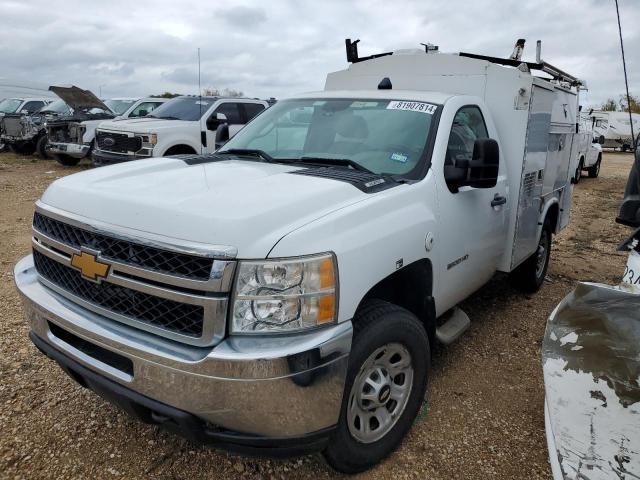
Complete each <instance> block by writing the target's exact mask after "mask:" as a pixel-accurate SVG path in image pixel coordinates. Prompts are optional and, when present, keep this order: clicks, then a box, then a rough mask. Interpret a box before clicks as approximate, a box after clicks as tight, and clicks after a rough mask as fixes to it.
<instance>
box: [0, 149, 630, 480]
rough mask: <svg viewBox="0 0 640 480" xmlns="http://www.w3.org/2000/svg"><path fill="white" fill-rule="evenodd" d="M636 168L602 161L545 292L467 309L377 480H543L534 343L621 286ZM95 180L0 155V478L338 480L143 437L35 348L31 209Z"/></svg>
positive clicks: (556, 252)
mask: <svg viewBox="0 0 640 480" xmlns="http://www.w3.org/2000/svg"><path fill="white" fill-rule="evenodd" d="M631 163H632V156H631V155H625V154H614V153H610V154H606V155H605V157H604V162H603V166H602V171H601V175H600V178H598V179H595V180H594V179H589V178H583V180H582V181H581V183H580V184H579V185H577V187H576V189H575V195H574V207H573V211H572V212H573V213H572V223H571V225H570V227H569V228H568V229H566V230H565V231H563V232H562V233H561V234H560V235H559V236H558V237H557V238H556V239H555V241H554V245H553V253H552V263H551V267H550V270H549V276H548V279H547V282H546V283H545V285H544V287H543V288H542V290H541V291H540V292H539V293H538V294H536V295H534V296H525V295H522V294H520V293H518V292H516V291H515V290H513V289H512V288H511V287H510V285H509V282H508V280H507V279H506V278H505V277H504V276H498V277H496V278H495V279H494V280H493V281H492V282H490V284H488V285H487V286H486V287H484V288H483V289H482V290H481V291H480V292H478V293H477V294H475V295H474V296H473V297H472V298H471V299H469V300H468V301H467V302H465V305H464V309H465V310H466V311H467V312H468V313H469V314H470V317H471V319H472V326H471V328H470V329H469V330H468V331H467V332H466V333H465V334H464V336H463V337H462V338H461V339H460V340H458V341H457V342H456V343H455V344H453V345H451V346H449V347H446V348H439V349H437V351H436V352H435V355H434V360H433V370H432V373H431V379H430V384H429V389H428V401H427V402H426V403H425V405H426V407H425V409H424V411H423V413H422V414H421V415H420V418H419V420H418V421H417V422H416V424H415V426H414V428H413V429H412V430H411V432H410V434H409V435H408V437H407V438H406V439H405V441H404V442H403V444H402V446H401V447H400V448H399V449H398V451H396V452H395V453H394V454H393V455H391V457H389V458H388V459H387V460H386V461H384V462H383V463H382V464H380V465H378V466H377V467H375V468H374V469H372V470H370V471H368V472H366V473H364V474H362V475H360V476H358V477H356V478H371V479H378V478H383V479H391V478H393V479H404V478H429V479H452V478H456V479H484V478H496V479H538V478H540V479H543V478H545V479H546V478H549V477H550V470H549V466H548V462H547V449H546V442H545V433H544V416H543V399H544V388H543V382H542V369H541V364H540V342H541V339H542V336H543V332H544V328H545V321H546V318H547V316H548V314H549V313H550V312H551V310H552V309H553V307H554V306H555V305H556V304H557V303H558V302H559V301H560V299H561V298H562V297H563V296H564V295H566V293H567V292H568V291H569V290H571V288H573V286H574V285H575V283H576V282H577V281H578V280H593V281H601V282H605V283H617V282H618V281H619V279H620V276H621V274H622V272H623V269H624V264H625V255H622V254H619V253H616V252H615V249H616V245H617V243H618V242H619V241H620V240H622V239H623V238H624V237H625V236H626V235H628V233H629V230H628V229H627V228H625V227H621V226H619V225H616V224H615V223H614V218H615V215H616V210H617V207H618V205H619V203H620V200H621V197H622V192H623V191H624V186H625V184H626V177H627V174H628V171H629V168H630V166H631ZM84 168H88V166H83V165H81V166H79V167H75V168H64V167H61V166H59V165H58V164H56V163H55V162H53V161H43V160H36V159H34V158H31V157H29V158H26V157H25V158H19V157H17V156H15V155H13V154H9V153H4V154H0V238H1V243H0V244H1V245H2V248H1V249H0V376H1V380H0V476H1V477H2V478H65V479H66V478H127V479H130V478H157V479H183V478H184V479H200V478H202V479H204V478H211V479H215V478H250V479H284V478H294V479H302V478H314V479H316V478H331V477H334V476H336V474H335V472H333V471H332V470H331V469H329V468H328V467H327V466H326V465H325V464H323V462H322V460H321V459H320V458H319V457H318V456H307V457H302V458H297V459H291V460H268V459H255V458H246V457H240V456H235V455H231V454H227V453H225V452H219V451H215V450H212V449H209V448H204V447H199V446H196V445H192V444H189V443H188V442H187V441H185V440H182V439H181V438H178V437H176V436H173V435H171V434H168V433H165V432H163V431H161V430H159V429H157V428H155V427H152V426H148V425H144V424H141V423H138V422H137V421H135V420H132V419H130V418H129V417H127V416H126V415H125V414H123V413H121V412H120V411H118V410H117V409H115V408H113V407H112V406H110V405H109V404H107V403H105V402H104V401H103V400H101V399H100V398H99V397H97V396H96V395H94V394H93V393H91V392H89V391H87V390H84V389H82V388H80V387H79V386H78V385H76V384H75V383H74V382H73V381H72V380H71V379H70V378H68V377H67V376H66V375H65V374H64V373H63V372H62V371H61V370H60V369H59V368H58V367H57V366H56V365H55V364H54V363H53V362H52V361H50V360H48V359H47V358H45V357H44V356H43V355H42V354H41V353H39V352H38V351H37V350H36V348H35V347H34V346H33V345H32V344H31V343H30V341H29V340H28V338H27V333H28V328H27V326H26V324H25V323H24V321H23V317H22V311H21V305H20V300H19V298H18V295H17V293H16V292H15V288H14V285H13V266H14V264H15V263H16V261H17V260H18V259H19V258H20V257H22V256H23V255H26V254H28V253H29V250H30V247H29V245H30V224H31V215H32V212H33V203H34V201H35V200H36V199H37V198H38V197H39V196H40V194H41V193H42V192H43V191H44V189H45V188H46V187H47V185H48V184H49V183H51V182H52V181H53V180H55V179H56V178H59V177H61V176H64V175H67V174H70V173H73V172H77V171H79V170H82V169H84Z"/></svg>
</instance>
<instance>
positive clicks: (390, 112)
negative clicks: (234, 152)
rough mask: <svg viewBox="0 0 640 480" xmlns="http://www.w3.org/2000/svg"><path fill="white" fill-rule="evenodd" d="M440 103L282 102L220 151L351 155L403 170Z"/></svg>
mask: <svg viewBox="0 0 640 480" xmlns="http://www.w3.org/2000/svg"><path fill="white" fill-rule="evenodd" d="M436 110H437V106H436V105H432V104H429V103H424V102H409V101H397V100H370V99H297V100H285V101H282V102H278V103H277V104H276V105H275V106H273V107H271V108H269V109H268V110H265V111H264V112H263V113H262V114H261V115H259V116H257V117H256V118H255V120H253V121H252V122H251V123H249V124H247V126H245V127H244V128H243V129H242V130H240V131H239V132H238V133H237V134H236V135H235V136H234V137H233V138H232V139H231V140H230V141H229V142H227V143H226V144H225V145H224V147H223V148H222V149H220V152H224V151H225V150H231V149H250V150H262V151H263V152H265V153H266V154H268V155H269V156H271V157H273V158H274V159H276V161H277V160H278V159H300V158H302V157H309V158H313V159H326V160H327V162H326V163H330V161H331V159H334V160H336V163H338V162H337V160H350V161H352V162H355V163H357V164H359V165H360V166H362V167H365V168H366V169H368V170H370V171H372V172H374V173H377V174H396V175H404V174H408V173H409V172H411V171H412V170H413V169H414V168H415V167H416V166H417V165H418V162H419V161H420V158H421V157H422V152H423V151H424V149H425V146H426V144H427V138H428V136H429V132H430V130H431V126H432V119H433V114H434V113H435V111H436Z"/></svg>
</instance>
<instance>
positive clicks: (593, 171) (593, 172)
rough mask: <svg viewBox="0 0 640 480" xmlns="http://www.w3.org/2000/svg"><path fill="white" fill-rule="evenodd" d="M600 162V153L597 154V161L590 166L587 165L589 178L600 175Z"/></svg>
mask: <svg viewBox="0 0 640 480" xmlns="http://www.w3.org/2000/svg"><path fill="white" fill-rule="evenodd" d="M601 163H602V154H599V155H598V161H597V162H596V163H595V165H593V166H592V167H589V178H598V175H600V164H601Z"/></svg>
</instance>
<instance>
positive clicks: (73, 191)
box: [41, 158, 370, 258]
mask: <svg viewBox="0 0 640 480" xmlns="http://www.w3.org/2000/svg"><path fill="white" fill-rule="evenodd" d="M298 169H299V167H294V166H288V165H280V164H266V163H260V162H254V161H242V160H233V159H232V160H224V161H218V162H212V163H205V164H199V165H188V164H186V163H185V162H184V161H183V160H180V159H177V158H160V159H150V160H138V161H135V162H131V163H125V164H120V165H114V166H111V167H104V168H98V169H94V170H90V171H87V172H82V173H78V174H75V175H70V176H68V177H65V178H62V179H60V180H57V181H56V182H54V183H53V184H52V185H51V186H50V187H49V188H48V189H47V190H46V192H45V193H44V195H43V196H42V199H41V202H42V203H43V204H44V206H45V207H46V206H51V207H55V208H56V209H59V210H62V211H63V212H61V213H62V214H64V212H65V211H66V212H68V213H71V214H74V215H79V216H81V217H84V218H85V219H86V221H87V222H88V223H91V222H92V221H98V222H102V223H107V224H111V225H114V226H117V227H124V228H127V229H133V230H135V231H136V232H133V233H134V234H135V235H139V236H142V237H143V238H144V237H145V236H149V234H151V235H153V236H156V235H161V236H163V237H168V239H167V240H170V239H174V240H176V241H180V240H182V241H187V242H199V243H203V244H211V245H226V246H231V247H235V248H236V249H237V251H238V257H239V258H265V257H266V256H267V255H268V254H269V251H270V250H271V249H272V248H273V246H274V245H275V244H276V243H277V242H278V241H279V240H280V239H281V238H282V237H283V236H285V235H287V234H288V233H289V232H291V231H293V230H295V229H297V228H299V227H301V226H303V225H305V224H307V223H309V222H312V221H313V220H315V219H317V218H319V217H322V216H325V215H327V214H329V213H331V212H333V211H336V210H338V209H341V208H344V207H346V206H348V205H351V204H353V203H356V202H358V201H362V200H365V199H367V198H370V194H365V193H363V192H361V191H360V190H358V189H357V188H355V187H354V186H352V185H350V184H348V183H344V182H340V181H336V180H330V179H325V178H316V177H310V176H303V175H291V174H290V173H288V172H293V171H295V170H298ZM327 235H331V232H327ZM310 253H311V252H310Z"/></svg>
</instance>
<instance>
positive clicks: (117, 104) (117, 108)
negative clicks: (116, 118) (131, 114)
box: [104, 99, 137, 115]
mask: <svg viewBox="0 0 640 480" xmlns="http://www.w3.org/2000/svg"><path fill="white" fill-rule="evenodd" d="M136 102H137V100H116V99H110V100H105V101H104V104H105V105H106V106H107V107H109V108H110V109H111V111H112V112H113V113H115V114H116V115H122V114H123V113H124V112H126V111H127V109H128V108H129V107H130V106H131V105H133V104H134V103H136Z"/></svg>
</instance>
